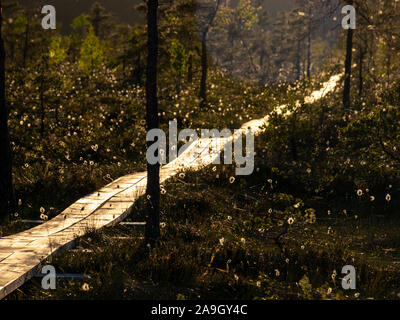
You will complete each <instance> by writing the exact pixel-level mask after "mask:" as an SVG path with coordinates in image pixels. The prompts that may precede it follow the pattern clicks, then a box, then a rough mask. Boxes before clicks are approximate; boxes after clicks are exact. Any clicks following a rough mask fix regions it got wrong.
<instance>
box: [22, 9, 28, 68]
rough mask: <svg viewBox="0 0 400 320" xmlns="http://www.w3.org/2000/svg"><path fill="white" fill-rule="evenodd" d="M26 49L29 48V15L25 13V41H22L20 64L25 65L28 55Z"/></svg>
mask: <svg viewBox="0 0 400 320" xmlns="http://www.w3.org/2000/svg"><path fill="white" fill-rule="evenodd" d="M28 49H29V15H28V14H27V15H26V29H25V43H24V51H23V60H22V66H23V67H24V68H25V67H26V59H27V57H28Z"/></svg>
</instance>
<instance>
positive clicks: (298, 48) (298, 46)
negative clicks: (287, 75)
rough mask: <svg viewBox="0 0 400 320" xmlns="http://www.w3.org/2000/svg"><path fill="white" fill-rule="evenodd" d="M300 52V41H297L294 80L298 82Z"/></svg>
mask: <svg viewBox="0 0 400 320" xmlns="http://www.w3.org/2000/svg"><path fill="white" fill-rule="evenodd" d="M300 52H301V47H300V40H297V53H296V80H300V73H301V70H300V59H301V57H300Z"/></svg>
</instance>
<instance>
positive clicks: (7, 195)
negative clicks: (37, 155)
mask: <svg viewBox="0 0 400 320" xmlns="http://www.w3.org/2000/svg"><path fill="white" fill-rule="evenodd" d="M0 7H1V8H2V1H1V0H0ZM2 24H3V17H2V15H1V14H0V221H3V220H4V219H6V218H7V216H9V215H11V214H12V213H13V212H14V211H15V194H14V187H13V183H12V154H11V146H10V137H9V133H8V123H7V121H8V110H7V105H6V84H5V82H6V68H5V59H6V53H5V48H4V40H3V36H2Z"/></svg>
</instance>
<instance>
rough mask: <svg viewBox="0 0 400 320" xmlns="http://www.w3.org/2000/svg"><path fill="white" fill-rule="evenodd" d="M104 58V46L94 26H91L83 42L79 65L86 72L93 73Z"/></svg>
mask: <svg viewBox="0 0 400 320" xmlns="http://www.w3.org/2000/svg"><path fill="white" fill-rule="evenodd" d="M103 60H104V54H103V47H102V44H101V42H100V40H99V38H98V37H96V35H95V34H94V31H93V28H92V27H90V28H89V32H88V34H87V35H86V38H85V40H84V41H83V43H82V47H81V50H80V57H79V66H80V67H81V69H82V70H83V71H84V72H86V73H91V72H93V71H94V70H96V69H98V68H100V66H101V64H102V62H103Z"/></svg>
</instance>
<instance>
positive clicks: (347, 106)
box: [343, 1, 353, 113]
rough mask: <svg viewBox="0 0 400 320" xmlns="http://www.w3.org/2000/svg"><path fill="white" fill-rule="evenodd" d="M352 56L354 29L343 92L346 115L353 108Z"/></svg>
mask: <svg viewBox="0 0 400 320" xmlns="http://www.w3.org/2000/svg"><path fill="white" fill-rule="evenodd" d="M351 4H353V1H351ZM352 56H353V29H351V28H350V29H348V31H347V41H346V61H345V74H344V90H343V107H344V112H345V113H347V112H348V111H349V110H350V108H351V101H350V88H351V64H352Z"/></svg>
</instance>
